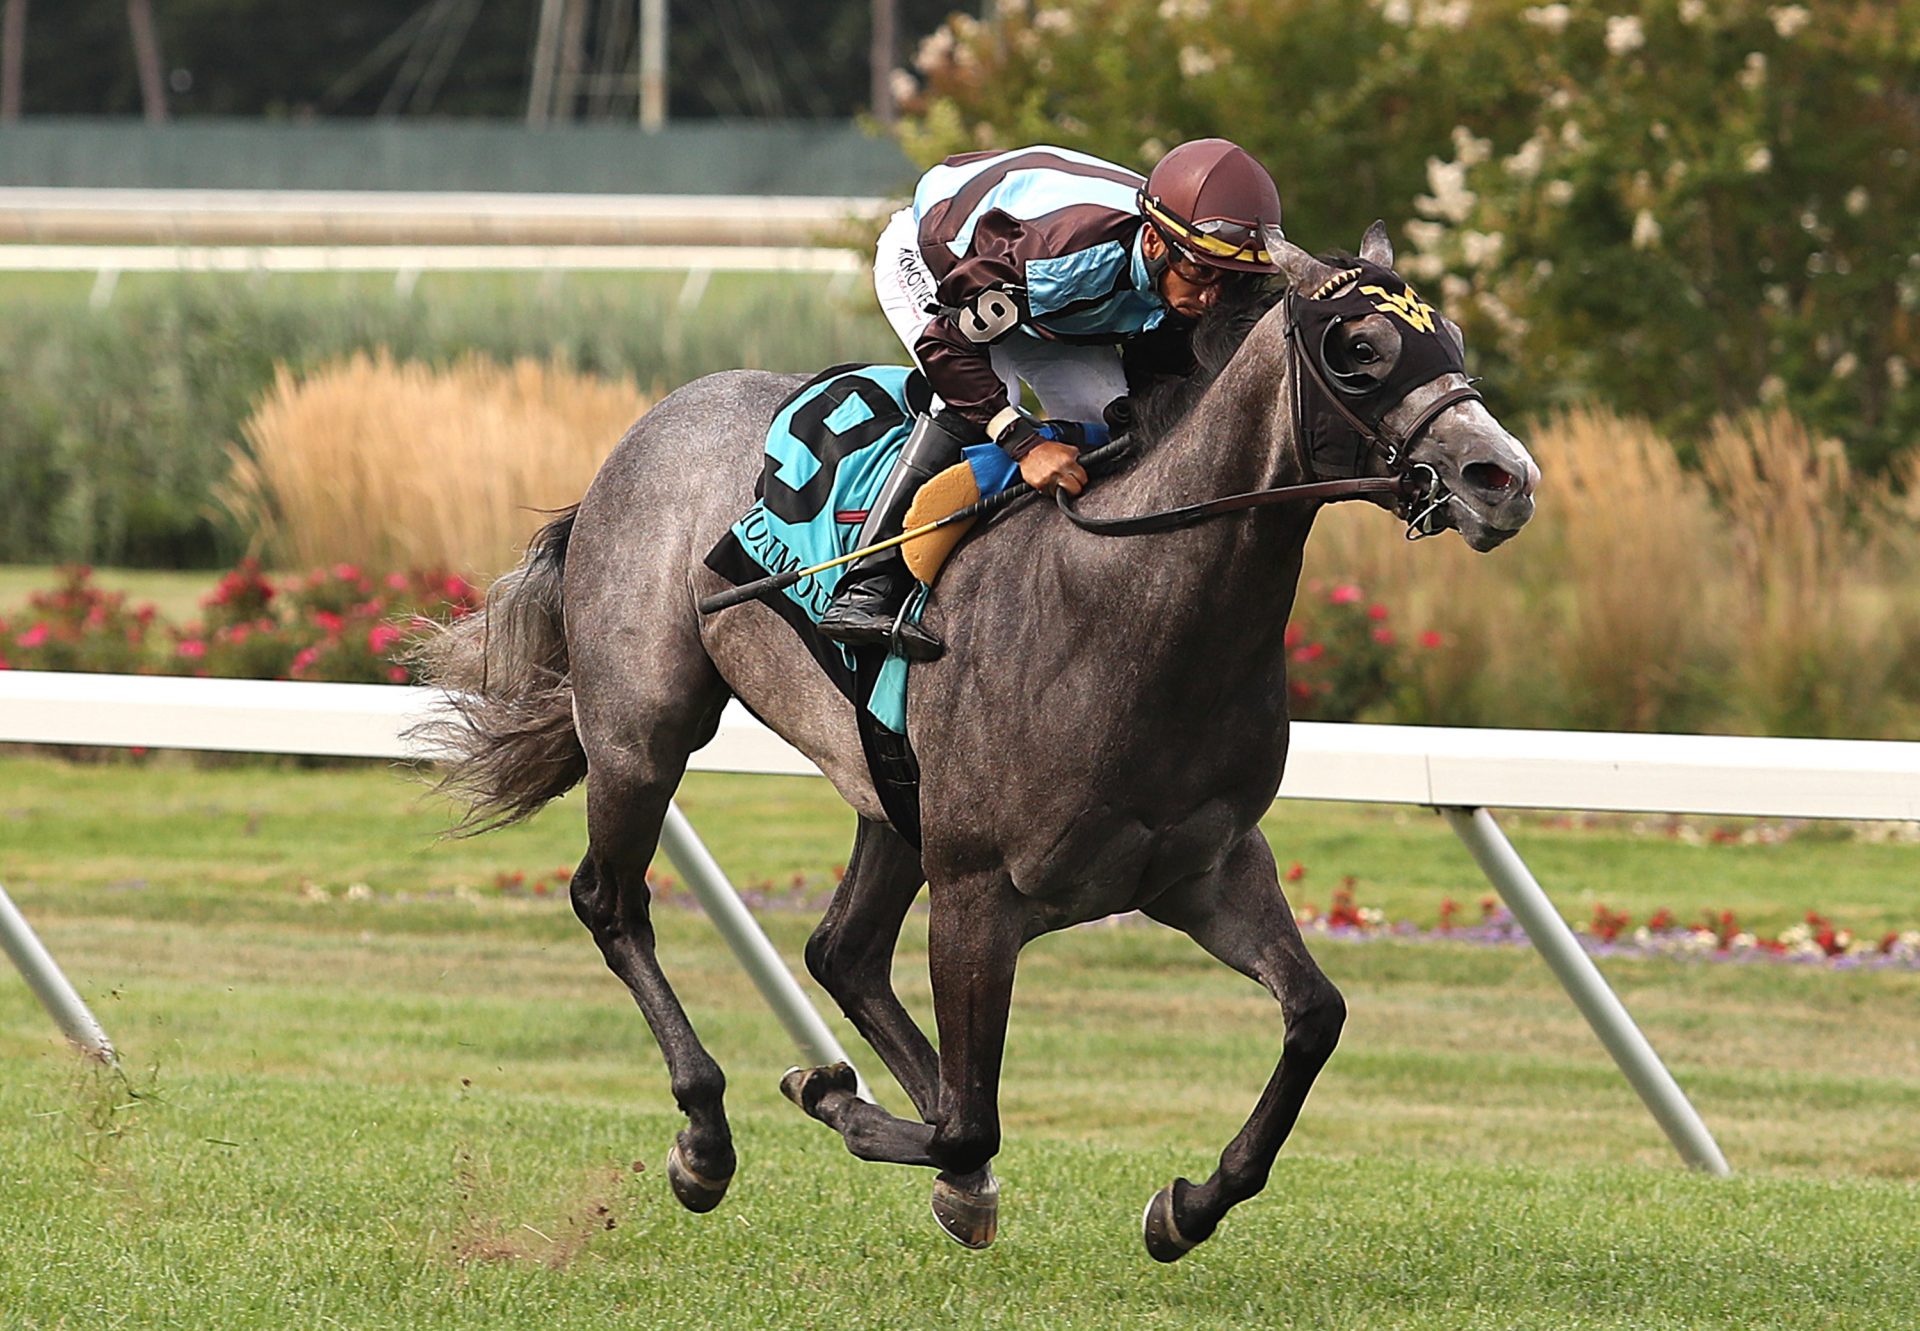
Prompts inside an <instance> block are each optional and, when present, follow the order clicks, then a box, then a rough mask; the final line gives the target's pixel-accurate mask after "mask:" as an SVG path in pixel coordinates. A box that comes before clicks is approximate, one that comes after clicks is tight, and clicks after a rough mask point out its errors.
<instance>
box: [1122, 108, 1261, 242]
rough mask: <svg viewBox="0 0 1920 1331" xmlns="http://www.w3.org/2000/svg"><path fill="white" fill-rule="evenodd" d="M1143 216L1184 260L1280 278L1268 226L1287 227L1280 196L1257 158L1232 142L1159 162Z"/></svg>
mask: <svg viewBox="0 0 1920 1331" xmlns="http://www.w3.org/2000/svg"><path fill="white" fill-rule="evenodd" d="M1140 211H1141V212H1142V213H1144V214H1145V215H1146V216H1147V218H1148V220H1149V221H1151V222H1152V223H1153V225H1154V227H1155V228H1156V229H1157V230H1158V231H1159V232H1160V234H1161V236H1162V237H1164V238H1165V239H1166V241H1167V243H1168V244H1170V245H1172V246H1173V247H1174V249H1175V250H1177V251H1178V252H1179V253H1180V255H1181V257H1183V258H1186V259H1190V260H1192V261H1193V262H1195V263H1203V264H1207V265H1209V266H1211V267H1214V268H1229V269H1232V270H1234V271H1236V272H1242V273H1277V272H1279V271H1280V265H1279V264H1278V263H1277V262H1275V260H1274V258H1273V256H1272V255H1270V254H1268V253H1267V243H1266V241H1265V240H1264V239H1263V238H1262V234H1261V228H1262V227H1263V226H1271V227H1274V228H1276V229H1277V228H1278V227H1279V225H1280V191H1279V190H1278V189H1275V188H1274V184H1273V177H1272V176H1270V175H1268V174H1267V169H1266V168H1265V167H1263V166H1261V165H1260V163H1258V162H1256V161H1254V160H1253V155H1252V154H1251V153H1249V152H1248V151H1247V150H1246V149H1245V148H1242V147H1240V146H1239V145H1238V144H1235V143H1230V142H1228V141H1227V140H1226V139H1195V140H1194V141H1193V142H1192V143H1183V144H1181V145H1180V146H1179V147H1177V148H1175V149H1174V150H1173V151H1172V152H1170V153H1168V154H1167V155H1166V156H1165V157H1162V158H1161V159H1160V164H1159V165H1158V166H1156V167H1154V168H1153V174H1152V175H1150V176H1148V177H1147V187H1146V188H1145V189H1144V190H1142V191H1140Z"/></svg>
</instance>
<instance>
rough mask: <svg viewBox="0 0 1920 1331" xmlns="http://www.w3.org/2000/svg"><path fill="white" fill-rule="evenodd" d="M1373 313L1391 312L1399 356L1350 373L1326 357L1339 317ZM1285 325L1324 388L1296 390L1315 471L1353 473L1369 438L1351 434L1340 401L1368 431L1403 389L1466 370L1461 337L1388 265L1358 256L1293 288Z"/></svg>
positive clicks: (1378, 425) (1377, 426) (1376, 430)
mask: <svg viewBox="0 0 1920 1331" xmlns="http://www.w3.org/2000/svg"><path fill="white" fill-rule="evenodd" d="M1374 314H1384V315H1386V316H1388V317H1389V318H1390V319H1392V320H1393V321H1394V327H1395V328H1396V329H1397V330H1398V332H1399V334H1400V355H1399V358H1398V359H1397V360H1395V361H1394V363H1393V366H1392V368H1391V369H1390V370H1389V371H1388V373H1387V376H1386V378H1384V379H1375V378H1374V377H1372V376H1371V375H1368V374H1362V373H1355V372H1354V371H1355V369H1357V367H1346V366H1343V365H1341V364H1339V363H1337V360H1336V361H1333V362H1330V361H1329V359H1328V353H1329V352H1330V351H1331V350H1332V349H1333V347H1334V336H1333V335H1334V332H1335V330H1336V329H1337V328H1338V327H1339V326H1340V325H1341V324H1343V323H1355V322H1358V321H1359V320H1361V319H1364V318H1367V317H1368V316H1369V315H1374ZM1292 328H1293V334H1294V337H1295V339H1296V342H1295V345H1296V346H1297V347H1298V349H1299V352H1300V354H1302V355H1304V356H1307V357H1310V358H1311V359H1312V362H1313V368H1314V369H1315V370H1318V371H1319V377H1320V378H1321V380H1322V381H1323V383H1324V385H1325V386H1326V387H1327V388H1328V389H1330V390H1331V393H1307V392H1302V393H1301V397H1300V405H1301V425H1302V427H1303V428H1304V429H1305V431H1306V436H1307V440H1308V448H1309V451H1310V452H1311V454H1312V456H1313V460H1314V467H1315V470H1316V471H1318V472H1321V473H1322V474H1326V475H1353V474H1356V473H1357V472H1358V470H1359V466H1360V460H1361V457H1362V456H1363V454H1364V453H1365V451H1366V448H1367V445H1368V444H1369V443H1370V442H1372V441H1370V440H1367V439H1362V438H1358V437H1356V435H1357V433H1358V432H1357V431H1356V430H1355V429H1354V428H1353V425H1352V423H1351V421H1350V420H1349V419H1348V418H1347V415H1346V413H1344V412H1342V411H1341V410H1340V408H1341V407H1345V408H1346V411H1347V412H1351V413H1352V415H1353V416H1354V417H1357V418H1358V419H1359V420H1360V421H1362V422H1363V423H1365V425H1366V426H1367V428H1368V430H1369V431H1371V432H1372V433H1373V434H1375V435H1381V434H1382V433H1383V430H1382V422H1384V421H1385V419H1386V417H1387V414H1388V413H1389V412H1391V411H1392V410H1393V409H1394V408H1395V407H1397V406H1399V405H1400V403H1401V402H1402V401H1403V400H1404V399H1405V398H1406V396H1407V394H1409V393H1411V392H1412V391H1413V390H1414V389H1416V388H1418V387H1420V386H1421V385H1422V384H1427V383H1432V382H1433V381H1434V380H1435V379H1437V378H1439V377H1440V376H1441V375H1443V374H1449V373H1452V374H1462V375H1464V374H1465V373H1466V362H1465V360H1464V359H1463V358H1462V355H1461V347H1460V344H1459V342H1458V341H1456V340H1455V336H1454V334H1453V332H1452V330H1451V329H1449V328H1448V326H1447V325H1446V323H1445V322H1443V321H1442V319H1441V317H1440V315H1439V312H1438V311H1436V310H1435V309H1434V308H1433V307H1432V306H1431V305H1428V304H1427V303H1426V302H1425V301H1423V300H1421V299H1420V297H1419V296H1418V295H1417V294H1415V292H1414V290H1413V288H1412V287H1410V286H1408V285H1407V284H1406V283H1405V282H1404V281H1402V280H1401V279H1400V277H1399V276H1398V275H1397V274H1396V273H1394V272H1393V270H1392V269H1390V268H1382V267H1381V266H1380V265H1379V264H1376V263H1369V262H1367V261H1366V260H1365V259H1357V260H1354V261H1352V262H1351V263H1350V264H1348V265H1347V266H1346V267H1343V268H1342V269H1341V270H1340V272H1339V273H1337V274H1336V275H1335V276H1333V277H1331V278H1329V279H1328V280H1327V281H1325V282H1323V283H1321V285H1320V286H1319V287H1318V288H1317V289H1315V290H1314V291H1312V292H1309V293H1304V294H1299V295H1296V296H1295V297H1294V299H1293V314H1292ZM1334 395H1337V396H1338V398H1339V405H1338V406H1336V405H1335V404H1334V402H1332V401H1330V400H1328V399H1329V398H1330V397H1331V396H1334ZM1475 396H1478V395H1477V394H1476V395H1475Z"/></svg>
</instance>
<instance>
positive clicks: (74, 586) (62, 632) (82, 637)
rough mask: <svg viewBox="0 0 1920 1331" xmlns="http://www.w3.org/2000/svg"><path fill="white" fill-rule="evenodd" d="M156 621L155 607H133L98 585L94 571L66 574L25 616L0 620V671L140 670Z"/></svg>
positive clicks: (29, 603) (38, 595)
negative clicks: (150, 633)
mask: <svg viewBox="0 0 1920 1331" xmlns="http://www.w3.org/2000/svg"><path fill="white" fill-rule="evenodd" d="M154 619H155V614H154V609H153V607H152V606H150V605H142V606H138V607H132V606H128V605H127V603H126V597H125V596H123V595H122V594H121V593H119V592H109V591H104V590H102V589H101V588H99V587H96V586H94V584H93V570H92V569H90V568H85V567H76V568H68V569H63V570H61V575H60V585H59V586H58V587H56V588H54V589H53V590H52V591H46V592H35V593H34V594H33V596H32V597H30V598H29V599H28V601H27V611H26V613H25V614H24V615H21V616H17V617H16V618H15V620H14V621H13V622H12V623H11V624H9V623H8V622H7V621H5V620H0V669H8V670H81V671H100V672H125V671H132V670H137V669H139V668H140V666H141V665H142V663H143V662H145V661H146V659H147V657H148V654H149V642H148V636H149V631H150V630H151V629H152V627H153V624H154Z"/></svg>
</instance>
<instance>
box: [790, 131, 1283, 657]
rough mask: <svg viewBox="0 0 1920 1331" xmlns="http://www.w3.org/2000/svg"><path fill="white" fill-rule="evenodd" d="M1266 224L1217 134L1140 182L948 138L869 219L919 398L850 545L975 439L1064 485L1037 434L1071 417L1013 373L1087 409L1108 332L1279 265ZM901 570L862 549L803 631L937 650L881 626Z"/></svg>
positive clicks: (1113, 370)
mask: <svg viewBox="0 0 1920 1331" xmlns="http://www.w3.org/2000/svg"><path fill="white" fill-rule="evenodd" d="M1279 225H1280V194H1279V191H1278V190H1277V189H1275V188H1274V184H1273V178H1272V177H1271V176H1269V175H1268V174H1267V172H1266V169H1265V168H1264V167H1262V166H1261V165H1260V164H1259V163H1258V162H1257V161H1255V160H1254V159H1253V157H1252V156H1250V155H1249V154H1248V153H1247V152H1246V151H1245V150H1244V149H1242V148H1239V147H1237V146H1235V145H1234V144H1232V143H1229V142H1228V141H1227V140H1225V139H1199V140H1196V141H1195V142H1192V143H1184V144H1181V145H1180V146H1179V147H1177V148H1175V149H1173V151H1171V152H1169V153H1168V154H1167V155H1166V156H1165V157H1163V158H1161V160H1160V163H1159V165H1158V166H1156V167H1154V169H1153V173H1152V175H1150V176H1148V177H1147V178H1145V179H1142V178H1141V177H1140V176H1139V175H1137V174H1135V173H1134V172H1132V171H1128V170H1127V169H1125V168H1124V167H1119V166H1115V165H1113V164H1112V163H1110V162H1104V161H1102V160H1100V159H1099V158H1097V157H1092V156H1089V155H1088V154H1086V153H1081V152H1074V151H1072V150H1070V149H1066V148H1054V147H1045V146H1040V147H1032V148H1021V149H1016V150H1014V151H1010V152H1008V151H992V152H976V153H963V154H961V155H960V156H957V157H949V158H948V159H947V160H946V161H944V162H942V163H940V165H938V166H936V167H934V168H933V169H932V170H930V171H928V172H927V174H926V175H925V176H924V177H922V178H921V181H920V184H919V187H918V188H917V189H916V190H915V191H914V196H913V204H912V206H910V207H907V208H903V209H901V210H900V211H899V212H897V213H895V214H894V215H893V219H892V221H891V222H889V223H888V225H887V227H886V230H885V231H884V232H883V233H882V234H881V236H880V244H879V251H878V256H877V258H876V260H875V263H874V270H873V277H874V287H875V290H876V291H877V293H878V295H879V297H880V307H881V309H882V310H883V311H884V312H885V313H886V316H887V321H888V322H889V323H891V324H892V325H893V330H894V332H895V333H897V334H898V335H899V337H900V340H901V341H902V342H904V343H906V345H907V349H908V350H909V351H911V352H912V353H913V358H914V360H915V362H916V363H917V364H918V365H919V366H920V368H921V370H922V371H924V372H925V374H926V376H927V380H928V382H929V383H930V384H931V386H932V388H933V391H934V393H935V394H937V398H936V401H935V404H934V405H935V408H936V410H935V411H934V412H933V413H932V414H930V415H927V416H922V417H920V418H919V419H918V420H916V421H915V422H914V427H913V433H912V434H911V436H910V437H909V438H908V440H907V443H906V446H905V447H904V448H903V449H902V451H901V455H900V459H899V461H898V462H897V463H896V464H895V465H894V470H893V472H892V474H891V475H890V476H888V478H887V480H886V483H885V485H884V486H883V487H882V488H881V491H880V494H879V496H878V497H877V498H876V499H875V500H874V503H873V506H872V508H871V510H870V511H869V512H868V514H867V517H866V521H865V523H864V525H863V526H862V527H861V529H860V535H859V540H858V545H862V546H864V545H871V544H872V543H874V542H875V541H880V540H884V539H886V538H887V537H888V536H891V535H895V534H897V533H898V532H899V531H900V524H901V522H902V520H903V519H904V518H905V516H906V511H907V506H908V505H909V504H910V503H911V502H912V499H913V494H914V491H915V490H917V489H918V488H919V487H920V485H921V483H922V482H924V481H925V480H927V479H928V478H929V477H931V476H933V475H934V474H935V473H937V472H939V471H940V470H942V469H943V468H945V467H948V466H951V465H952V464H953V463H955V462H957V461H959V460H960V450H961V449H962V448H963V447H965V446H966V445H969V444H973V443H977V442H980V441H982V440H985V439H991V440H993V442H994V443H996V444H998V445H999V446H1000V448H1001V449H1002V450H1003V451H1004V452H1005V453H1006V455H1007V458H1008V459H1009V460H1010V463H1017V464H1018V466H1019V471H1020V475H1021V477H1022V479H1024V480H1025V481H1026V482H1027V484H1029V485H1031V486H1033V487H1035V488H1036V489H1041V490H1049V491H1050V490H1052V489H1053V488H1054V487H1055V486H1062V487H1064V488H1065V489H1066V491H1067V493H1069V494H1079V493H1080V490H1081V488H1082V487H1083V486H1084V485H1085V484H1086V482H1087V474H1086V472H1085V470H1084V469H1082V468H1081V466H1080V464H1079V463H1078V461H1077V460H1076V459H1077V458H1078V456H1079V450H1078V449H1077V448H1076V447H1074V446H1073V445H1072V444H1071V443H1067V442H1062V441H1061V440H1059V439H1058V438H1057V437H1054V436H1058V435H1060V434H1064V433H1070V432H1068V431H1062V430H1059V429H1057V428H1055V427H1051V426H1048V425H1044V424H1042V423H1040V422H1036V421H1035V420H1034V419H1033V417H1031V416H1030V415H1028V414H1027V413H1026V411H1025V410H1024V409H1022V408H1021V407H1020V406H1019V401H1020V391H1021V388H1020V386H1021V384H1022V383H1023V382H1024V383H1025V384H1026V385H1027V386H1029V387H1030V388H1032V390H1033V391H1034V394H1035V395H1036V396H1037V397H1038V398H1039V400H1040V405H1041V410H1042V413H1043V414H1044V415H1045V416H1046V417H1048V418H1050V419H1051V420H1057V421H1061V422H1073V421H1099V420H1100V419H1101V418H1102V413H1103V411H1104V409H1105V408H1106V406H1107V405H1108V404H1109V403H1111V402H1112V401H1113V400H1114V399H1116V398H1119V397H1123V396H1125V395H1126V392H1127V378H1126V374H1125V372H1124V370H1123V368H1122V364H1121V357H1120V352H1119V344H1120V343H1123V342H1126V341H1128V340H1130V339H1133V338H1137V337H1139V336H1140V335H1142V334H1145V333H1151V332H1156V331H1158V332H1162V333H1165V334H1170V335H1174V336H1175V337H1176V338H1177V340H1178V341H1179V343H1180V345H1181V346H1184V344H1185V336H1186V333H1187V332H1189V331H1190V330H1191V327H1192V322H1191V321H1192V320H1194V319H1196V318H1198V317H1199V316H1200V315H1201V314H1202V313H1203V312H1204V311H1206V310H1207V309H1208V308H1209V307H1210V306H1212V304H1213V303H1214V301H1215V300H1216V299H1217V298H1218V296H1219V293H1220V290H1221V286H1222V284H1223V283H1225V282H1229V281H1249V280H1257V279H1258V278H1259V277H1262V276H1265V275H1268V274H1272V273H1275V272H1277V271H1279V270H1278V266H1277V265H1276V264H1275V263H1274V261H1273V258H1272V257H1271V256H1270V255H1269V254H1268V253H1267V250H1266V242H1265V240H1264V239H1263V238H1262V228H1263V227H1267V226H1272V227H1276V228H1277V227H1278V226H1279ZM943 403H944V406H942V404H943ZM913 585H914V583H913V577H912V575H911V574H910V573H908V572H907V569H906V567H905V565H904V563H903V562H902V560H901V559H900V556H899V554H898V553H897V552H896V551H891V550H890V551H886V552H884V553H882V554H877V555H871V556H868V557H867V558H866V559H863V560H861V561H860V562H859V563H857V564H855V565H854V566H853V568H852V569H851V570H850V571H849V572H848V573H847V575H846V576H845V577H844V578H843V579H842V580H841V582H840V585H839V588H838V589H837V590H836V592H835V593H834V598H833V605H832V607H831V608H830V609H829V610H828V612H827V614H826V616H825V617H824V618H823V619H822V620H821V621H820V631H821V632H822V634H824V635H825V636H826V637H828V638H831V639H833V640H835V641H837V642H842V643H847V644H849V645H855V646H864V645H869V644H880V643H888V642H891V641H893V640H894V638H895V637H896V635H897V637H898V639H899V646H900V648H901V650H902V651H904V652H905V653H906V655H907V656H909V657H911V658H913V659H916V660H924V659H929V658H931V657H934V656H938V655H939V654H940V651H941V643H940V640H939V639H938V638H936V637H935V636H934V635H933V634H932V633H931V632H929V631H928V630H927V629H925V628H924V627H922V626H920V625H919V624H915V623H909V622H898V623H896V621H898V620H900V619H901V615H900V610H901V607H902V606H903V605H904V604H905V601H906V598H907V596H908V594H909V593H910V592H911V591H912V589H913Z"/></svg>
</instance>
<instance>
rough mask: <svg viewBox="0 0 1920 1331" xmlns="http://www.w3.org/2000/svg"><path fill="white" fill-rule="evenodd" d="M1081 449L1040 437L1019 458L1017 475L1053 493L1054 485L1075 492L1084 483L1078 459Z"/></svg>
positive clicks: (1083, 472)
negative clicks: (1018, 473) (1018, 472)
mask: <svg viewBox="0 0 1920 1331" xmlns="http://www.w3.org/2000/svg"><path fill="white" fill-rule="evenodd" d="M1079 458H1080V450H1079V449H1077V448H1075V447H1074V446H1073V445H1072V444H1060V443H1055V442H1054V441H1052V440H1051V439H1041V440H1039V441H1038V442H1037V443H1035V444H1034V445H1033V447H1032V448H1030V449H1028V450H1027V452H1026V453H1025V454H1024V455H1023V456H1022V457H1021V459H1020V479H1021V480H1023V481H1025V482H1026V483H1027V484H1028V485H1031V486H1032V487H1033V488H1034V489H1036V490H1045V491H1046V492H1047V493H1048V494H1052V493H1053V490H1054V487H1056V486H1058V487H1060V488H1062V489H1064V490H1065V491H1066V492H1067V493H1068V494H1070V495H1077V494H1079V493H1080V492H1081V491H1082V490H1084V489H1085V488H1086V486H1087V472H1086V468H1084V467H1082V466H1081V465H1080V462H1079Z"/></svg>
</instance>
